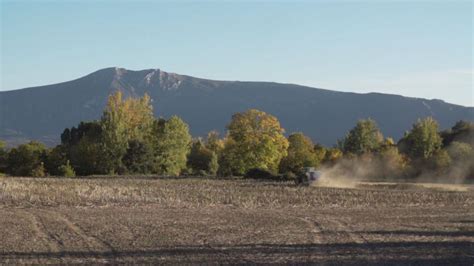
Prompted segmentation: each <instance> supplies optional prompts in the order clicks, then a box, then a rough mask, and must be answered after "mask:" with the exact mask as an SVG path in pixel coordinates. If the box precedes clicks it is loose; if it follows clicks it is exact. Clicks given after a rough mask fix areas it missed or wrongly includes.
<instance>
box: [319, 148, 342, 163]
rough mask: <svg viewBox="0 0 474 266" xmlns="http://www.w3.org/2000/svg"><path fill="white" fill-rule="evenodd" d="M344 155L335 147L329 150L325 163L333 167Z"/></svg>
mask: <svg viewBox="0 0 474 266" xmlns="http://www.w3.org/2000/svg"><path fill="white" fill-rule="evenodd" d="M343 155H344V153H343V152H342V150H341V149H339V148H336V147H334V148H330V149H327V151H326V153H325V156H324V160H323V163H325V164H330V165H333V164H335V163H336V162H338V161H339V160H340V159H341V158H342V156H343Z"/></svg>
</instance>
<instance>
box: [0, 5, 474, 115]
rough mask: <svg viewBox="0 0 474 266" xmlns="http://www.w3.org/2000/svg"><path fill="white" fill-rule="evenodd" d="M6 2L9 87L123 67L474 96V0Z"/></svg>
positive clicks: (472, 102) (457, 99)
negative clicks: (107, 68)
mask: <svg viewBox="0 0 474 266" xmlns="http://www.w3.org/2000/svg"><path fill="white" fill-rule="evenodd" d="M0 3H1V4H0V9H1V32H0V34H1V35H0V40H1V42H0V49H1V54H0V57H1V58H0V90H13V89H20V88H25V87H31V86H39V85H46V84H53V83H59V82H63V81H68V80H72V79H76V78H79V77H81V76H85V75H87V74H89V73H91V72H94V71H96V70H98V69H101V68H106V67H115V66H116V67H123V68H126V69H131V70H141V69H150V68H160V69H162V70H164V71H168V72H174V73H179V74H186V75H191V76H196V77H201V78H209V79H217V80H241V81H244V80H245V81H275V82H282V83H295V84H301V85H308V86H312V87H317V88H325V89H331V90H337V91H351V92H359V93H367V92H381V93H390V94H401V95H404V96H411V97H421V98H428V99H433V98H436V99H442V100H444V101H447V102H451V103H455V104H460V105H465V106H474V92H473V91H474V88H473V77H474V66H473V61H474V57H473V38H474V37H473V8H474V7H473V5H474V4H473V2H472V1H449V0H446V1H436V0H434V1H418V2H416V1H312V2H308V1H306V2H305V1H302V2H301V1H300V2H296V3H295V2H294V1H292V2H286V1H278V2H277V1H261V2H251V1H245V2H237V1H220V2H218V1H208V2H196V1H177V2H176V1H175V2H165V1H123V0H122V1H120V0H119V1H107V0H95V1H94V0H85V1H70V0H64V1H41V0H37V1H6V0H0ZM269 97H271V96H269Z"/></svg>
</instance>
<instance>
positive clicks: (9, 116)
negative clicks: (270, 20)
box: [0, 68, 474, 145]
mask: <svg viewBox="0 0 474 266" xmlns="http://www.w3.org/2000/svg"><path fill="white" fill-rule="evenodd" d="M115 90H122V91H123V92H124V93H125V94H126V95H138V96H141V95H143V94H144V93H145V92H146V93H148V94H149V95H150V96H151V98H152V99H153V106H154V110H155V114H156V115H157V116H164V117H169V116H171V115H174V114H176V115H178V116H180V117H182V118H183V119H184V120H185V121H186V122H187V123H189V125H190V127H191V133H192V134H193V135H194V136H205V135H206V133H207V132H208V131H210V130H213V129H216V130H218V131H220V132H224V131H225V126H226V124H227V123H228V122H229V121H230V118H231V115H232V114H233V113H235V112H240V111H244V110H246V109H249V108H257V109H260V110H263V111H265V112H268V113H271V114H273V115H275V116H277V117H278V118H279V119H280V122H281V124H282V125H283V127H284V128H285V129H286V131H287V133H291V132H295V131H302V132H304V133H305V134H307V135H309V136H310V137H311V138H312V139H313V140H314V141H317V142H320V143H322V144H325V145H332V144H334V143H335V142H336V140H337V139H338V138H342V137H343V136H344V135H345V133H346V132H347V131H348V130H349V129H350V128H351V127H352V126H354V124H355V123H356V121H357V120H358V119H360V118H367V117H371V118H373V119H375V120H376V121H377V122H378V124H379V126H380V128H381V130H382V131H383V133H384V134H385V135H386V136H392V137H394V138H395V139H398V138H400V137H401V136H402V135H403V133H404V131H405V130H408V129H409V128H410V127H411V125H412V123H413V122H415V121H416V119H417V118H420V117H426V116H433V117H434V118H435V119H436V120H438V121H439V122H440V124H441V127H442V128H447V127H450V126H452V125H453V124H454V123H455V122H456V121H457V120H460V119H464V120H470V121H473V120H474V108H472V107H463V106H459V105H454V104H449V103H446V102H443V101H441V100H426V99H418V98H408V97H402V96H397V95H388V94H380V93H369V94H357V93H347V92H336V91H330V90H323V89H316V88H311V87H305V86H299V85H293V84H279V83H272V82H239V81H214V80H206V79H199V78H194V77H190V76H184V75H178V74H173V73H167V72H164V71H161V70H159V69H148V70H141V71H131V70H126V69H122V68H107V69H102V70H99V71H96V72H94V73H92V74H89V75H87V76H85V77H82V78H79V79H76V80H73V81H69V82H64V83H58V84H53V85H48V86H41V87H33V88H26V89H21V90H14V91H4V92H0V139H4V140H6V141H7V142H9V143H10V144H17V143H20V142H24V141H26V140H29V139H37V140H40V141H43V142H45V143H47V144H50V145H52V144H55V143H58V142H59V135H60V133H61V132H62V131H63V129H64V128H66V127H71V126H75V125H77V123H78V122H79V121H84V120H93V119H98V118H99V117H100V116H101V113H102V110H103V108H104V106H105V103H106V99H107V96H108V95H109V94H110V93H112V92H113V91H115Z"/></svg>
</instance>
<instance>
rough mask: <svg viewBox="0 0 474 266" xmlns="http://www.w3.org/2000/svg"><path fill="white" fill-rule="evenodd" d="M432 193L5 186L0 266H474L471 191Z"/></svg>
mask: <svg viewBox="0 0 474 266" xmlns="http://www.w3.org/2000/svg"><path fill="white" fill-rule="evenodd" d="M431 187H432V186H428V185H427V186H419V188H418V186H408V187H407V186H402V185H400V186H393V185H390V186H385V185H380V184H375V185H370V184H367V183H364V184H361V185H360V186H357V187H356V188H352V189H344V188H327V187H324V188H322V187H298V186H295V185H293V184H291V183H279V182H258V181H249V180H211V179H205V180H201V179H177V180H174V179H167V180H148V179H130V178H128V179H51V178H3V179H0V264H18V263H32V264H45V263H58V264H62V263H86V264H91V263H93V264H100V263H110V264H117V263H153V264H161V263H162V264H244V263H245V264H247V263H249V264H255V263H256V264H267V263H279V264H314V263H319V264H329V265H331V264H364V265H366V264H377V265H380V264H389V265H390V264H395V265H397V264H399V265H407V264H408V265H410V264H412V265H420V264H426V265H433V264H437V265H447V264H451V265H472V264H473V263H474V208H473V207H474V192H473V191H472V189H471V188H472V187H470V186H466V187H465V189H464V188H462V189H459V190H458V189H456V190H451V189H447V190H443V189H440V186H439V185H437V186H436V189H434V188H433V189H431ZM441 188H442V186H441Z"/></svg>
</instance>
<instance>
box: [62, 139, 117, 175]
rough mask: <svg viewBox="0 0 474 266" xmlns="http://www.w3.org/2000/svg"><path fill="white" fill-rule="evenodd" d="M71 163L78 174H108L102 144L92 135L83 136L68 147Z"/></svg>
mask: <svg viewBox="0 0 474 266" xmlns="http://www.w3.org/2000/svg"><path fill="white" fill-rule="evenodd" d="M69 154H70V155H69V159H70V160H71V165H72V167H73V168H74V169H75V171H76V173H77V174H79V175H94V174H100V175H104V174H108V173H109V167H107V163H106V162H105V159H106V157H105V154H104V150H103V146H102V144H101V143H100V142H98V141H96V140H95V139H94V138H93V137H83V138H81V140H80V141H79V142H78V143H77V144H76V145H73V146H72V147H70V148H69Z"/></svg>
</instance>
